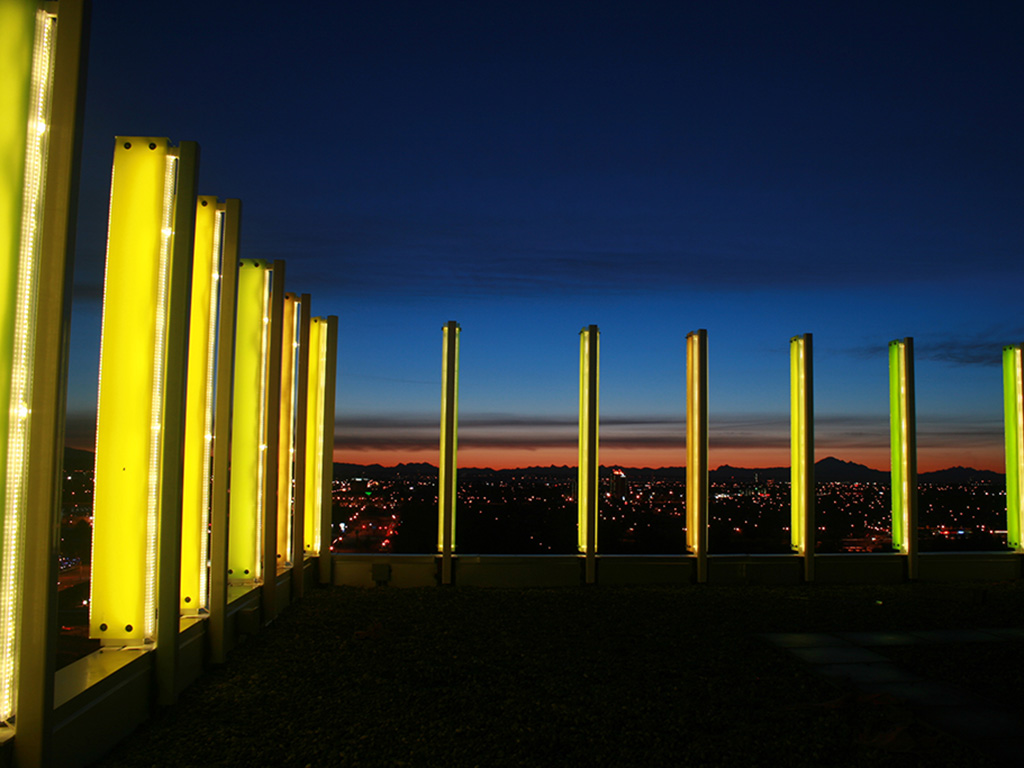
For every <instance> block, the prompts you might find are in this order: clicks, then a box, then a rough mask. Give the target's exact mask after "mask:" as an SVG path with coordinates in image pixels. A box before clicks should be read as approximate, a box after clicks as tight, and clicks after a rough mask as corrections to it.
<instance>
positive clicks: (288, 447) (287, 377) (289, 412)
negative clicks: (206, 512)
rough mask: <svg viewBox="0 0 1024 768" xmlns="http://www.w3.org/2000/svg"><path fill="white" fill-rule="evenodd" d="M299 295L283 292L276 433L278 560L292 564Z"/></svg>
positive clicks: (284, 563) (287, 564)
mask: <svg viewBox="0 0 1024 768" xmlns="http://www.w3.org/2000/svg"><path fill="white" fill-rule="evenodd" d="M299 312H300V306H299V297H298V296H296V295H295V294H293V293H286V294H285V295H284V308H283V314H282V319H281V413H280V426H279V428H278V434H279V435H280V440H281V444H280V446H279V450H278V469H277V475H278V489H277V563H278V565H279V566H285V567H288V566H290V565H291V564H292V560H293V558H292V504H293V501H294V495H293V482H294V479H295V396H296V385H297V371H298V368H297V367H296V364H295V363H296V352H297V351H298V348H299V337H298V328H299V322H298V320H299Z"/></svg>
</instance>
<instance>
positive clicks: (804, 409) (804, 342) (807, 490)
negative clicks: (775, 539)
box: [789, 333, 816, 581]
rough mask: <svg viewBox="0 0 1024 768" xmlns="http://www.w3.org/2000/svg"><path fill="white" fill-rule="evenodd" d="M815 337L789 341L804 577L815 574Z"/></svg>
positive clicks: (795, 506)
mask: <svg viewBox="0 0 1024 768" xmlns="http://www.w3.org/2000/svg"><path fill="white" fill-rule="evenodd" d="M811 349H812V347H811V334H809V333H805V334H803V335H802V336H794V337H793V338H792V339H790V340H789V365H790V377H789V387H790V408H789V412H790V440H789V446H790V484H789V487H790V524H789V531H790V544H791V546H792V548H793V551H794V552H797V553H798V554H801V555H803V556H804V578H805V580H807V581H810V580H811V579H812V578H813V574H814V570H813V568H814V565H813V563H814V545H815V540H816V535H815V531H816V529H815V523H814V378H813V367H812V357H811Z"/></svg>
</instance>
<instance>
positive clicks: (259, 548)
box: [255, 269, 277, 580]
mask: <svg viewBox="0 0 1024 768" xmlns="http://www.w3.org/2000/svg"><path fill="white" fill-rule="evenodd" d="M271 272H272V270H270V269H265V270H264V271H263V326H262V332H261V335H260V400H259V409H260V425H259V436H260V437H259V440H260V453H259V459H258V460H257V462H256V568H255V570H256V578H257V580H258V579H259V578H260V577H261V576H262V574H263V545H264V542H263V498H264V495H265V489H264V487H263V483H264V481H265V477H266V471H267V362H268V361H267V355H268V352H269V349H268V346H269V342H270V276H271ZM276 470H277V458H276V457H275V459H274V471H276ZM274 503H275V504H276V503H277V499H274Z"/></svg>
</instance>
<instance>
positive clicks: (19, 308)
mask: <svg viewBox="0 0 1024 768" xmlns="http://www.w3.org/2000/svg"><path fill="white" fill-rule="evenodd" d="M36 9H37V5H36V4H35V3H26V2H20V3H12V2H9V1H8V2H0V57H2V60H0V403H2V405H0V499H2V502H3V503H2V511H0V514H2V518H0V529H2V551H0V558H2V559H0V720H6V719H7V718H8V717H10V716H11V715H12V714H13V713H14V689H15V685H16V683H17V681H16V669H15V667H16V658H17V635H18V627H17V614H18V610H19V598H20V595H21V592H22V590H21V583H20V582H21V568H22V563H21V549H22V540H23V528H24V511H25V496H26V493H27V483H28V469H29V466H28V465H29V430H30V427H31V403H32V377H33V370H34V366H33V362H34V346H35V318H36V293H37V288H36V285H37V279H38V271H39V259H40V243H41V240H42V234H43V232H42V228H43V207H44V204H45V180H46V178H45V176H46V169H47V150H48V145H49V127H50V109H49V108H50V93H51V89H52V81H53V64H54V38H55V26H56V25H55V19H54V17H53V16H52V15H51V14H48V13H46V12H44V11H38V12H37V10H36Z"/></svg>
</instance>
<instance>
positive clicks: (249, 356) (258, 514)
mask: <svg viewBox="0 0 1024 768" xmlns="http://www.w3.org/2000/svg"><path fill="white" fill-rule="evenodd" d="M270 275H271V272H270V266H269V265H268V264H267V263H266V262H263V261H258V260H254V259H242V260H240V261H239V265H238V294H237V298H236V310H235V369H234V387H233V393H234V394H233V403H232V418H231V503H230V512H229V516H228V581H229V582H231V583H254V582H256V581H257V580H258V579H260V578H261V577H262V572H261V571H262V562H261V554H262V551H263V549H262V546H263V542H262V532H263V479H264V472H265V471H266V458H267V457H266V449H265V444H264V431H265V429H266V423H265V418H266V385H267V352H268V341H269V338H268V337H269V323H270V317H269V312H270Z"/></svg>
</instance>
